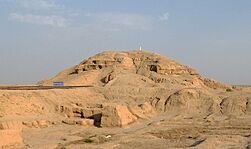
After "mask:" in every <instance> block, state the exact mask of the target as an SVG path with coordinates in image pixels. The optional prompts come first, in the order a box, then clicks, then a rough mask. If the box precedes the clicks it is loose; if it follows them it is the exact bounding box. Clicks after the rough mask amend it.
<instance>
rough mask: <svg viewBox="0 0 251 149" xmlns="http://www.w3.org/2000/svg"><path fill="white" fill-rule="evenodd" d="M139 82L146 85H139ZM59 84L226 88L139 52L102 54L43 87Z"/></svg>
mask: <svg viewBox="0 0 251 149" xmlns="http://www.w3.org/2000/svg"><path fill="white" fill-rule="evenodd" d="M142 77H143V78H145V79H147V80H146V81H147V82H146V81H142ZM112 80H113V81H112ZM139 80H141V82H142V84H141V83H140V82H137V81H139ZM55 81H63V82H65V84H66V85H96V86H104V85H110V86H113V85H115V84H116V82H119V84H120V85H126V84H128V83H134V84H135V85H136V84H137V85H138V86H140V85H143V86H144V85H146V84H148V83H150V82H152V81H153V82H152V83H154V84H162V85H165V86H169V85H183V86H191V87H210V88H215V89H216V88H224V87H226V86H225V85H223V84H220V83H218V82H216V81H213V80H209V79H206V78H203V77H201V76H200V75H199V74H198V73H197V72H196V71H195V70H194V69H192V68H190V67H188V66H185V65H181V64H179V63H177V62H175V61H173V60H171V59H169V58H167V57H164V56H162V55H159V54H155V53H151V52H147V51H138V50H135V51H129V52H111V51H108V52H103V53H99V54H97V55H95V56H93V57H90V58H88V59H86V60H84V61H82V62H81V63H80V64H79V65H77V66H74V67H72V68H70V69H67V70H65V71H62V72H61V73H59V74H58V75H57V76H55V77H54V78H52V79H50V80H45V81H41V82H39V84H43V85H52V83H53V82H55ZM110 81H112V82H110ZM144 82H145V83H144ZM150 84H151V83H150ZM132 85H133V84H132Z"/></svg>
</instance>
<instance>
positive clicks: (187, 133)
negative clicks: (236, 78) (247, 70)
mask: <svg viewBox="0 0 251 149" xmlns="http://www.w3.org/2000/svg"><path fill="white" fill-rule="evenodd" d="M58 81H63V82H64V83H65V85H66V86H91V87H80V88H72V89H50V90H22V91H21V90H20V91H19V90H17V91H12V90H7V91H4V90H0V103H1V104H0V138H1V135H3V136H4V135H5V138H7V137H6V136H8V137H10V136H17V137H18V136H19V137H18V138H16V142H15V141H14V142H13V141H12V142H11V141H9V142H8V139H7V141H4V142H3V141H2V142H1V141H0V146H1V145H2V146H9V145H13V144H14V145H15V144H19V145H20V144H28V145H29V146H31V147H32V148H38V147H41V146H44V145H45V144H47V145H49V146H50V147H52V148H53V146H54V147H55V148H60V147H69V148H135V147H141V146H142V148H147V147H150V148H154V147H156V146H158V148H176V147H178V148H183V147H184V148H187V147H194V146H200V147H202V148H206V147H208V146H210V145H211V146H210V147H212V148H220V147H221V146H222V145H224V144H228V145H229V146H230V147H231V146H232V147H233V146H234V147H236V146H239V145H241V146H248V145H249V144H250V142H251V141H250V142H249V140H250V135H251V127H250V126H251V121H249V120H250V116H251V90H250V88H241V87H239V88H233V87H232V86H229V85H225V84H222V83H219V82H217V81H213V80H210V79H207V78H205V77H203V76H201V75H199V74H198V73H197V71H196V70H194V69H192V68H190V67H188V66H185V65H181V64H179V63H177V62H175V61H174V60H171V59H169V58H167V57H165V56H162V55H158V54H155V53H151V52H147V51H139V50H135V51H126V52H115V51H114V52H113V51H107V52H103V53H99V54H97V55H95V56H93V57H90V58H88V59H86V60H84V61H82V62H81V63H80V64H78V65H76V66H74V67H72V68H69V69H66V70H64V71H62V72H60V73H59V74H58V75H56V76H55V77H53V78H51V79H49V80H43V81H41V82H39V83H38V84H39V85H43V86H48V85H52V84H53V82H58ZM191 125H194V126H196V127H192V128H190V126H191ZM234 126H236V127H234ZM96 127H97V128H99V129H97V128H96ZM120 127H121V128H120ZM229 127H231V130H228V129H229ZM232 127H233V128H232ZM34 128H38V129H41V130H40V131H34ZM68 128H69V129H68ZM125 128H126V129H125ZM171 128H175V130H172V129H171ZM176 128H177V129H176ZM1 129H2V131H7V132H4V133H3V134H1ZM83 129H84V130H83ZM216 129H217V130H218V129H219V131H217V132H216ZM226 129H227V130H226ZM13 130H15V131H14V132H13ZM20 130H23V132H22V133H21V134H20ZM69 130H76V133H74V134H72V133H70V132H71V131H69ZM77 130H78V131H77ZM108 132H109V133H108ZM237 132H238V133H237ZM44 134H47V135H46V136H43V135H44ZM56 134H58V135H62V136H65V139H66V140H61V139H60V138H58V135H56ZM104 134H107V135H104ZM108 134H113V137H115V139H114V140H113V139H111V140H110V139H109V138H110V137H111V136H110V135H108ZM222 134H224V135H225V136H223V139H222V140H220V141H218V140H217V139H215V137H216V138H217V137H219V136H221V135H222ZM87 135H89V136H92V137H89V138H88V139H89V141H90V142H92V141H93V142H94V144H92V143H90V142H89V143H90V144H88V143H87V142H88V139H87V140H84V143H83V140H82V144H81V143H79V142H78V141H79V139H80V138H75V139H74V138H72V136H75V137H76V136H78V137H79V136H81V137H83V136H87ZM3 136H2V137H3ZM21 136H23V138H24V141H23V140H22V137H21ZM70 136H71V137H70ZM28 138H30V139H28ZM39 138H40V139H39ZM41 139H42V141H41ZM13 140H15V139H13ZM153 140H154V141H153ZM233 140H238V141H236V142H233ZM74 141H75V142H74ZM124 141H127V143H125V142H124ZM217 141H218V142H217ZM80 142H81V139H80ZM140 142H145V143H143V144H139V143H140ZM215 142H217V143H218V144H217V143H215ZM1 143H2V144H1ZM222 147H223V146H222ZM48 148H49V147H48Z"/></svg>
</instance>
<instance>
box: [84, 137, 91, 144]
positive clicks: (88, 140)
mask: <svg viewBox="0 0 251 149" xmlns="http://www.w3.org/2000/svg"><path fill="white" fill-rule="evenodd" d="M83 141H84V142H85V143H93V140H92V139H91V138H85V139H84V140H83Z"/></svg>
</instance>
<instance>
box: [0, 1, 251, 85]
mask: <svg viewBox="0 0 251 149" xmlns="http://www.w3.org/2000/svg"><path fill="white" fill-rule="evenodd" d="M140 44H142V45H143V48H144V49H146V50H151V51H153V52H157V53H160V54H164V55H166V56H168V57H170V58H172V59H174V60H176V61H178V62H180V63H182V64H186V65H189V66H191V67H193V68H195V69H197V70H198V71H199V72H200V73H201V74H202V75H204V76H207V77H209V78H213V79H216V80H219V81H222V82H225V83H232V84H251V77H250V76H251V58H250V57H251V0H123V1H122V0H0V68H1V69H0V84H6V83H11V84H20V83H34V82H37V81H39V80H43V79H46V78H50V77H52V76H53V75H55V74H56V73H57V72H59V71H61V70H63V69H65V68H66V67H70V66H73V65H75V64H78V63H79V62H80V61H82V60H83V59H84V58H87V57H89V56H91V55H94V54H96V53H97V52H100V51H103V50H132V49H136V48H138V47H139V45H140Z"/></svg>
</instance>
